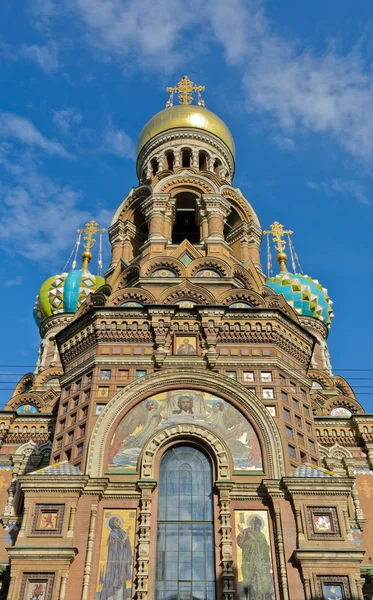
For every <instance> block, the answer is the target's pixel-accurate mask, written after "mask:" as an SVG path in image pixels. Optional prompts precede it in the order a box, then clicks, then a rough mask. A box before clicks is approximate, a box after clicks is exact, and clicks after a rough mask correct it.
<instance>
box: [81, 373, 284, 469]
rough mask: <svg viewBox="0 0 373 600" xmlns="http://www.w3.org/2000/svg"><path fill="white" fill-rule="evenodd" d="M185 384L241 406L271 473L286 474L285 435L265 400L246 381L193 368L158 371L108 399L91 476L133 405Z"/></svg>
mask: <svg viewBox="0 0 373 600" xmlns="http://www.w3.org/2000/svg"><path fill="white" fill-rule="evenodd" d="M185 387H187V388H189V389H196V390H201V391H205V392H208V393H211V394H215V395H218V396H220V397H221V398H223V399H225V400H226V401H227V402H229V403H230V404H232V405H234V406H235V407H236V408H237V409H238V410H240V412H242V413H243V414H244V416H246V418H247V419H248V420H249V421H250V423H251V425H252V426H253V428H254V430H255V431H256V434H257V435H258V439H259V442H260V444H261V449H262V456H263V462H264V469H265V471H266V474H267V477H269V478H270V479H281V477H283V476H284V475H285V461H284V454H283V446H282V441H281V437H280V434H279V431H278V429H277V426H276V424H275V421H274V419H273V418H272V417H271V415H270V414H269V412H268V410H267V409H266V407H265V406H264V404H262V402H261V401H260V400H259V399H258V398H257V397H256V396H255V395H254V394H253V393H251V392H250V391H249V390H247V389H246V388H245V387H244V386H243V385H242V384H240V383H239V382H237V381H234V380H232V379H230V378H229V377H225V376H224V375H221V374H220V373H215V372H214V373H210V372H206V371H203V372H197V371H196V372H193V373H191V372H190V369H179V370H178V371H167V372H162V371H160V372H154V373H151V374H149V375H147V376H145V377H142V378H141V379H138V380H136V381H134V382H132V383H130V384H129V385H128V386H127V387H125V388H124V389H123V390H120V391H119V392H118V393H117V394H116V395H115V396H114V397H113V398H112V399H111V400H110V402H108V404H107V405H106V406H105V408H104V410H103V411H102V413H101V415H100V416H99V417H98V419H97V421H96V423H95V426H94V428H93V431H92V434H91V438H90V441H89V448H88V455H87V466H86V473H87V474H88V475H90V476H91V477H102V476H103V474H104V468H105V461H106V455H107V452H106V451H107V450H108V446H109V443H110V440H111V439H112V435H113V431H114V430H115V427H116V426H117V425H118V423H119V422H120V420H121V419H122V418H123V416H124V414H125V413H126V412H127V411H128V410H129V409H130V408H131V407H133V406H135V405H136V404H138V403H139V402H141V401H142V400H145V399H146V398H148V397H149V396H150V395H155V394H157V393H160V392H163V391H167V390H171V389H182V388H185Z"/></svg>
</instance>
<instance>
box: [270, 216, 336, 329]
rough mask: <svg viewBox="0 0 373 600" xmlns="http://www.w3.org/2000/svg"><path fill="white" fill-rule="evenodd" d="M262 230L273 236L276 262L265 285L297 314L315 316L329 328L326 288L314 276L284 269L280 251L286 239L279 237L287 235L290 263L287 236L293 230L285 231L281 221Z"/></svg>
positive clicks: (292, 250) (331, 312)
mask: <svg viewBox="0 0 373 600" xmlns="http://www.w3.org/2000/svg"><path fill="white" fill-rule="evenodd" d="M263 233H265V234H267V235H271V236H272V237H273V242H274V244H275V248H276V250H277V251H278V253H277V256H276V259H277V262H278V263H279V265H280V272H279V274H278V275H276V276H275V277H270V278H269V279H267V281H266V285H267V286H268V287H269V288H271V289H272V290H273V291H274V292H276V294H282V296H283V297H284V298H285V300H286V302H287V303H288V304H289V305H290V306H291V307H292V308H293V309H294V310H295V312H297V313H298V315H301V316H304V317H313V318H314V319H319V320H320V321H322V322H323V323H325V325H327V326H328V327H329V325H330V322H331V319H332V317H333V316H334V315H333V310H332V304H333V302H332V301H331V300H330V298H329V295H328V291H327V290H326V289H325V288H324V287H322V285H321V284H320V283H319V282H318V281H317V279H312V277H309V276H308V275H301V274H300V273H289V271H288V270H287V268H286V259H287V256H286V254H285V252H284V248H285V245H286V242H285V240H284V239H283V238H284V236H285V235H288V239H289V247H290V251H291V253H292V258H293V264H294V249H293V246H292V242H291V240H290V235H291V234H292V233H293V232H292V231H290V230H285V229H284V227H283V225H282V224H281V223H279V222H278V221H275V222H274V223H272V225H271V229H270V230H269V231H264V232H263ZM268 248H269V246H268ZM268 257H270V252H269V250H268ZM294 270H295V268H294Z"/></svg>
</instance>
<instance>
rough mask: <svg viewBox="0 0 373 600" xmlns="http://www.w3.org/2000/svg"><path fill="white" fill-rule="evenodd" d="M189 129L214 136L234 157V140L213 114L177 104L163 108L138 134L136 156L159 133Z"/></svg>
mask: <svg viewBox="0 0 373 600" xmlns="http://www.w3.org/2000/svg"><path fill="white" fill-rule="evenodd" d="M185 127H190V128H193V129H203V130H205V131H208V132H209V133H212V134H214V135H216V137H218V138H219V139H220V140H222V141H223V142H224V143H225V145H226V146H227V147H228V149H229V150H230V152H231V153H232V156H233V157H234V155H235V147H234V140H233V137H232V134H231V132H230V131H229V129H228V127H227V126H226V124H225V123H224V121H222V119H220V117H218V116H217V115H215V113H213V112H211V111H210V110H207V108H203V107H201V106H196V105H194V104H189V105H185V104H179V105H177V106H172V107H171V108H165V109H164V110H161V111H160V112H159V113H157V114H156V115H154V117H152V118H151V119H150V121H148V122H147V124H146V125H145V127H144V128H143V130H142V132H141V133H140V137H139V141H138V143H137V156H138V155H139V154H140V152H141V150H142V148H143V147H144V146H145V144H146V143H147V142H148V141H149V140H151V139H152V138H154V137H155V136H156V135H158V134H159V133H162V132H164V131H167V130H168V129H176V128H185Z"/></svg>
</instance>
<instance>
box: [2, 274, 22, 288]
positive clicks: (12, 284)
mask: <svg viewBox="0 0 373 600" xmlns="http://www.w3.org/2000/svg"><path fill="white" fill-rule="evenodd" d="M22 283H23V277H22V275H18V277H15V278H14V279H7V280H6V281H5V283H4V286H5V287H15V286H18V285H22Z"/></svg>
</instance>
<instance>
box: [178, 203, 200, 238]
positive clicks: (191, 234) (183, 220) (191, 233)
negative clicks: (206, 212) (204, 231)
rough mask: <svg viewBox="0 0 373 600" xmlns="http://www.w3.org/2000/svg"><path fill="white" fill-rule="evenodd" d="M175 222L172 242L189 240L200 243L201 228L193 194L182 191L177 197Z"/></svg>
mask: <svg viewBox="0 0 373 600" xmlns="http://www.w3.org/2000/svg"><path fill="white" fill-rule="evenodd" d="M175 208H176V211H175V212H176V214H175V223H174V226H173V229H172V243H173V244H180V243H181V242H183V241H184V240H188V241H189V242H190V243H191V244H199V241H200V228H199V225H198V224H197V220H198V217H197V201H196V198H195V196H193V194H190V193H189V192H181V193H180V194H178V196H177V198H176V205H175Z"/></svg>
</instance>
